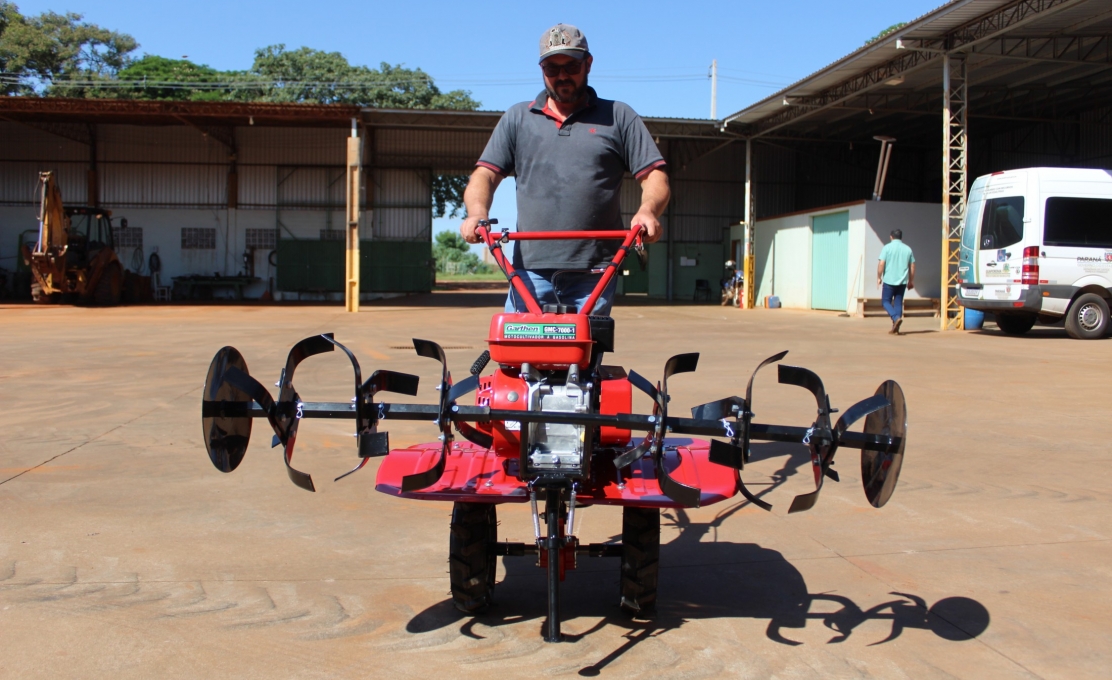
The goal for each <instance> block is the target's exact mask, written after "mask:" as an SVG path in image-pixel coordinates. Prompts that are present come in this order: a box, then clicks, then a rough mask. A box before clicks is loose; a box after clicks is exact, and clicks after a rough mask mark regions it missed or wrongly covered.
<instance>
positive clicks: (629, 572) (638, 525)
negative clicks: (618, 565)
mask: <svg viewBox="0 0 1112 680" xmlns="http://www.w3.org/2000/svg"><path fill="white" fill-rule="evenodd" d="M659 577H660V510H659V509H657V508H632V507H625V508H622V577H621V580H620V582H619V586H620V588H621V599H620V600H619V603H620V606H621V608H622V611H624V612H626V613H627V614H630V615H632V616H637V617H646V616H648V615H650V614H652V613H653V612H654V611H656V591H657V581H658V580H659Z"/></svg>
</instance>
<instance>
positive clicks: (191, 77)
mask: <svg viewBox="0 0 1112 680" xmlns="http://www.w3.org/2000/svg"><path fill="white" fill-rule="evenodd" d="M117 79H118V80H119V81H121V82H127V83H135V84H134V85H129V86H125V87H118V86H117V87H112V88H108V87H101V88H99V89H98V88H91V91H90V92H89V93H88V96H90V97H105V98H119V99H160V100H172V99H187V100H190V101H221V100H224V99H227V98H228V96H229V95H230V91H229V89H228V88H226V87H220V85H219V84H220V83H222V82H223V81H226V80H228V73H226V72H221V71H217V70H216V69H214V68H212V67H210V66H205V65H204V64H195V63H193V62H191V61H189V60H188V59H167V58H166V57H159V56H155V55H153V54H148V55H144V56H143V58H142V59H137V60H135V61H132V62H131V63H129V64H128V65H127V66H125V67H124V68H122V69H120V71H119V73H118V74H117ZM147 83H150V84H149V85H148V84H147ZM197 85H209V86H213V87H215V88H217V89H199V88H197V87H196V86H197Z"/></svg>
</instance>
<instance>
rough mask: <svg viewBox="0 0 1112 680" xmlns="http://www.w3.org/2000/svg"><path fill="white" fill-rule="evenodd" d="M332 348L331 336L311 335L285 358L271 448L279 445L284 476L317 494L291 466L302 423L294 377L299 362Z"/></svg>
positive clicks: (307, 478) (309, 478)
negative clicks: (299, 425)
mask: <svg viewBox="0 0 1112 680" xmlns="http://www.w3.org/2000/svg"><path fill="white" fill-rule="evenodd" d="M335 348H336V346H335V344H334V343H333V340H332V334H331V333H323V334H321V335H313V336H310V337H308V338H305V339H303V340H301V341H299V342H298V343H297V344H296V345H294V346H293V347H292V348H290V353H289V354H288V355H287V356H286V367H285V368H283V369H282V377H281V378H280V379H279V380H278V388H279V389H278V402H277V403H276V404H275V421H276V422H275V428H274V429H275V437H274V439H275V441H274V445H275V446H277V445H278V444H282V460H283V461H284V462H285V464H286V474H287V475H289V478H290V481H291V482H293V483H294V484H295V485H297V486H299V487H301V488H302V489H305V490H306V491H316V490H317V489H316V486H315V485H314V484H313V478H312V476H310V475H309V474H307V473H305V472H302V471H300V470H298V469H296V468H294V467H293V466H292V465H290V461H291V460H292V459H293V449H294V445H295V444H296V443H297V427H298V424H299V423H300V422H301V397H299V396H298V394H297V390H296V389H294V386H293V374H294V371H295V370H297V366H298V364H300V363H301V362H302V361H305V360H306V359H308V358H309V357H311V356H315V355H317V354H323V353H324V352H331V351H333V350H335Z"/></svg>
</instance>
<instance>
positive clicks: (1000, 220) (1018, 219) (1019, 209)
mask: <svg viewBox="0 0 1112 680" xmlns="http://www.w3.org/2000/svg"><path fill="white" fill-rule="evenodd" d="M1021 240H1023V197H1022V196H1008V197H1006V198H990V199H988V200H987V201H985V214H984V217H982V218H981V249H982V250H995V249H996V248H1007V247H1008V246H1010V245H1014V244H1016V243H1019V242H1020V241H1021Z"/></svg>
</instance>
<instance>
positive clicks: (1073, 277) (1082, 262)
mask: <svg viewBox="0 0 1112 680" xmlns="http://www.w3.org/2000/svg"><path fill="white" fill-rule="evenodd" d="M958 280H959V285H958V301H959V302H960V303H961V304H962V305H964V306H966V307H968V308H969V309H979V310H983V311H986V312H992V313H993V314H994V315H995V316H996V323H997V325H998V326H999V327H1000V330H1002V331H1003V332H1005V333H1008V334H1011V335H1020V334H1022V333H1026V332H1027V331H1029V330H1031V327H1032V326H1034V325H1035V322H1036V321H1039V322H1041V323H1055V322H1057V321H1059V320H1061V318H1062V317H1063V316H1064V317H1065V319H1066V324H1065V325H1066V332H1067V333H1069V335H1070V337H1074V338H1080V339H1091V338H1101V337H1104V335H1105V334H1106V333H1107V332H1108V328H1109V322H1108V307H1109V302H1110V301H1112V171H1109V170H1088V169H1080V168H1026V169H1022V170H1008V171H1006V172H994V173H992V174H991V175H986V176H984V177H978V178H977V181H976V182H974V183H973V188H972V189H970V191H969V204H968V210H967V213H966V220H965V230H964V231H963V232H962V238H961V264H960V266H959V269H958Z"/></svg>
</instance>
